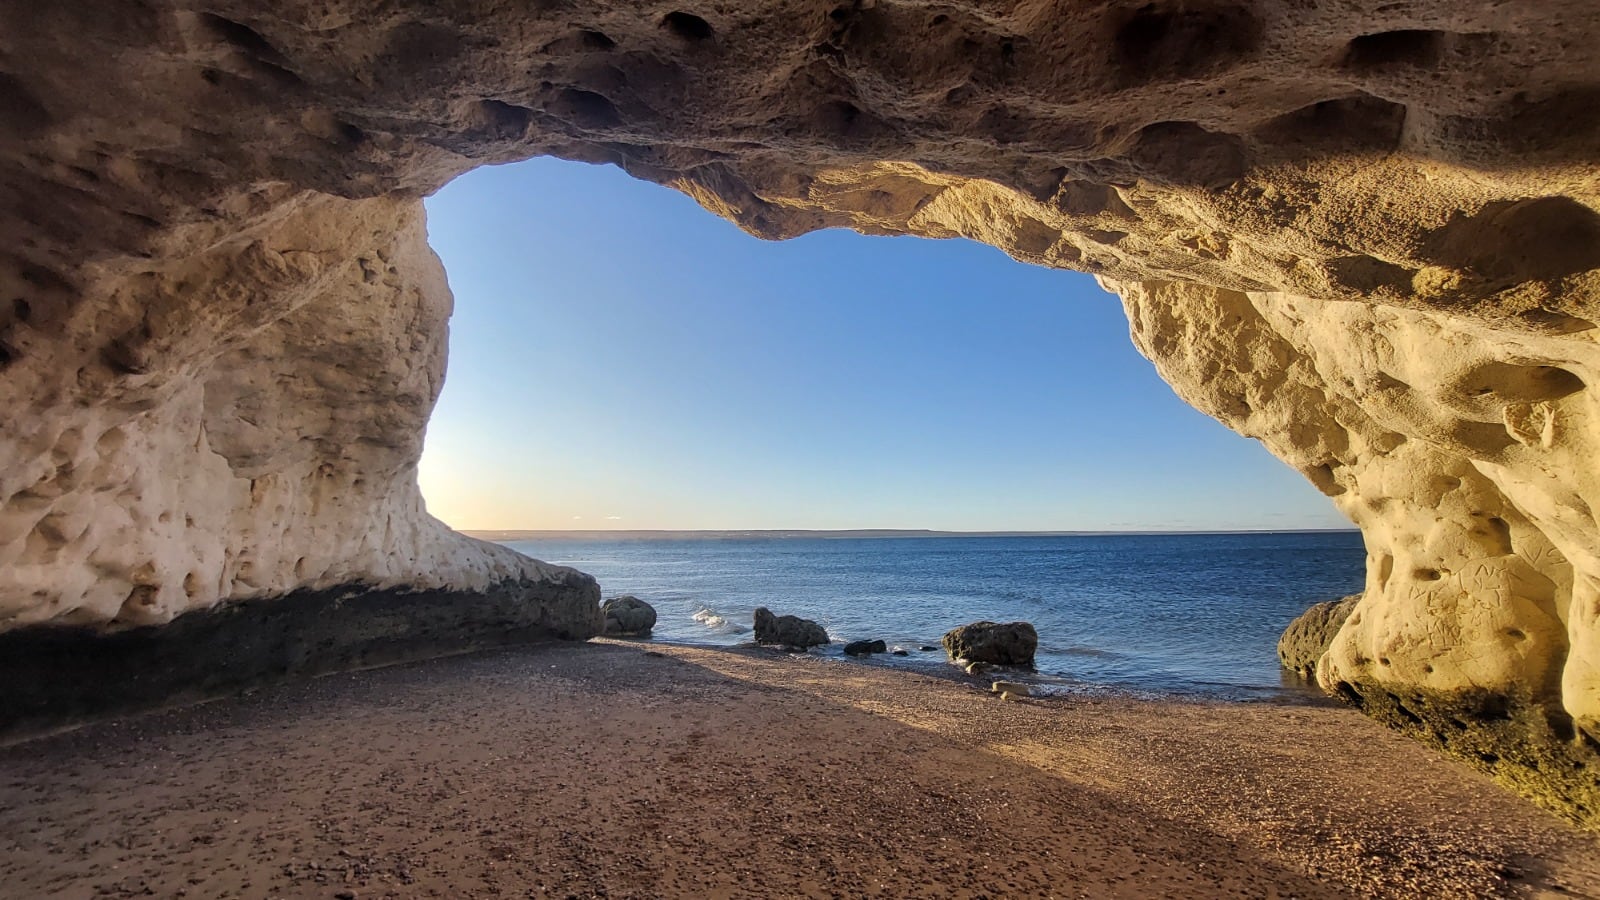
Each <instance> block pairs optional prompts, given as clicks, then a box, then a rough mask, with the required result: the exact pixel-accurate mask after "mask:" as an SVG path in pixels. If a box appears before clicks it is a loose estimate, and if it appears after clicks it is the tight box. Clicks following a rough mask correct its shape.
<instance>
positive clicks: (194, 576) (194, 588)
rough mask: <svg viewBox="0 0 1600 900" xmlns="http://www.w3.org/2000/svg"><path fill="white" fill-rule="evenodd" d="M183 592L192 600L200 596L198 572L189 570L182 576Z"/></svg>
mask: <svg viewBox="0 0 1600 900" xmlns="http://www.w3.org/2000/svg"><path fill="white" fill-rule="evenodd" d="M183 593H184V594H185V595H186V596H188V598H189V599H190V600H193V599H195V598H197V597H199V596H200V573H199V572H190V573H189V574H187V575H185V576H183Z"/></svg>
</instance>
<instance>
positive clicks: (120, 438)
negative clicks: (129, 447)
mask: <svg viewBox="0 0 1600 900" xmlns="http://www.w3.org/2000/svg"><path fill="white" fill-rule="evenodd" d="M127 442H128V436H127V435H126V434H125V433H124V432H123V430H122V429H121V428H108V429H106V431H105V433H104V434H102V435H100V438H99V440H97V441H95V442H94V451H95V453H96V454H98V455H100V456H110V455H111V454H113V453H116V452H117V451H119V450H121V449H122V445H123V444H125V443H127Z"/></svg>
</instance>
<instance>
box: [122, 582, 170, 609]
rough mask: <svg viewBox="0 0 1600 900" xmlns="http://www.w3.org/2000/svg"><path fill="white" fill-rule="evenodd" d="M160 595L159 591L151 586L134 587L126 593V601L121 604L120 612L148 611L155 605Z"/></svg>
mask: <svg viewBox="0 0 1600 900" xmlns="http://www.w3.org/2000/svg"><path fill="white" fill-rule="evenodd" d="M160 593H161V589H160V588H159V587H157V586H156V585H153V584H140V585H135V586H134V588H133V590H131V591H129V592H128V599H126V600H124V601H123V602H122V610H123V612H130V611H131V612H135V613H138V612H143V611H145V610H148V609H150V608H152V607H154V606H155V605H156V599H157V597H158V596H159V595H160Z"/></svg>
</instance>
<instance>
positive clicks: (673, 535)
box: [461, 528, 1360, 541]
mask: <svg viewBox="0 0 1600 900" xmlns="http://www.w3.org/2000/svg"><path fill="white" fill-rule="evenodd" d="M461 533H462V534H465V535H467V536H468V537H474V538H477V539H479V540H483V541H532V540H613V541H682V540H710V541H716V540H803V539H811V540H832V539H842V538H983V537H1113V536H1182V535H1218V534H1359V533H1360V530H1359V529H1356V528H1285V529H1262V528H1256V529H1216V530H1195V531H1163V530H1152V531H1110V530H1107V531H935V530H933V529H925V528H924V529H915V528H909V529H908V528H850V529H816V530H811V529H804V528H778V529H745V530H734V529H727V530H704V531H695V530H683V531H669V530H654V529H639V530H622V529H598V528H597V529H578V528H573V529H561V530H548V531H542V530H532V529H529V530H519V529H512V530H501V531H492V530H462V532H461Z"/></svg>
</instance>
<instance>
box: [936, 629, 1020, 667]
mask: <svg viewBox="0 0 1600 900" xmlns="http://www.w3.org/2000/svg"><path fill="white" fill-rule="evenodd" d="M1038 646H1039V634H1038V632H1036V631H1034V630H1033V626H1032V625H1029V624H1028V623H1027V622H1007V623H1004V624H997V623H995V622H973V623H972V624H970V625H963V626H961V627H960V628H954V629H951V630H950V631H948V632H946V633H945V636H944V649H945V652H946V653H948V654H950V658H951V659H965V660H970V661H972V662H982V663H993V664H995V665H1001V666H1031V665H1033V651H1034V650H1035V649H1037V648H1038Z"/></svg>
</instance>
